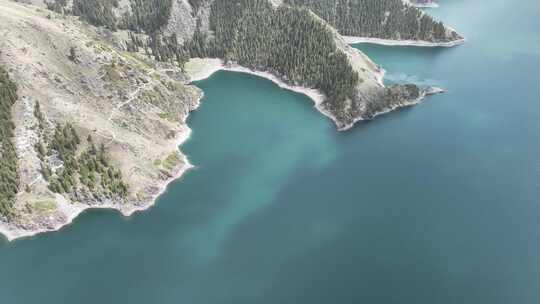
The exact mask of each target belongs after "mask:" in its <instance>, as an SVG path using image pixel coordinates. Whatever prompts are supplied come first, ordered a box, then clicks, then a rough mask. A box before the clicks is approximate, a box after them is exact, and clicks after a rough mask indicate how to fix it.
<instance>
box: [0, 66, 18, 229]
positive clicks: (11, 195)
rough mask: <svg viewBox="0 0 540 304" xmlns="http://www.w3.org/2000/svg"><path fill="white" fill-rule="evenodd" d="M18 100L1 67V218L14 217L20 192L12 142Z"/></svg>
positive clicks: (12, 84)
mask: <svg viewBox="0 0 540 304" xmlns="http://www.w3.org/2000/svg"><path fill="white" fill-rule="evenodd" d="M16 100H17V86H16V84H15V83H14V82H13V81H11V79H10V78H9V75H8V73H7V71H6V70H5V69H4V68H2V67H0V216H2V217H6V218H10V217H11V216H13V212H12V208H13V204H14V203H15V196H16V195H17V193H18V191H19V169H18V159H17V151H16V149H15V146H14V144H13V142H12V139H13V130H14V128H15V125H14V124H13V121H12V115H11V107H12V106H13V104H14V103H15V101H16Z"/></svg>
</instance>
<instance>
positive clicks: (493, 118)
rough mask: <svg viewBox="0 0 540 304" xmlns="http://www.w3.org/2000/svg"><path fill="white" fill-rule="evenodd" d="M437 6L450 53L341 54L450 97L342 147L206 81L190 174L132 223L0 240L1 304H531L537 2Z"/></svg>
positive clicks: (108, 222)
mask: <svg viewBox="0 0 540 304" xmlns="http://www.w3.org/2000/svg"><path fill="white" fill-rule="evenodd" d="M442 2H443V3H442V5H441V7H440V8H438V9H433V10H430V12H431V13H433V14H434V15H436V16H438V17H439V18H441V19H442V20H444V21H445V22H447V23H448V24H450V25H451V26H453V27H455V28H456V29H457V30H458V31H459V32H460V33H461V34H462V35H464V36H465V37H466V38H467V39H468V42H467V43H466V44H465V45H463V46H459V47H456V48H452V49H440V48H418V47H383V46H375V45H367V44H363V45H357V46H356V47H358V48H359V49H361V50H363V51H365V52H366V53H367V54H368V55H369V56H370V57H371V58H372V59H373V60H375V61H376V62H377V63H378V64H380V65H382V66H383V67H384V68H385V69H386V70H387V79H386V81H387V83H403V82H415V83H419V84H423V85H436V86H440V87H443V88H446V89H447V90H448V93H446V94H443V95H437V96H433V97H430V98H428V99H427V100H426V102H425V103H423V104H421V105H418V106H416V107H413V108H408V109H405V110H402V111H398V112H394V113H391V114H388V115H385V116H382V117H380V118H378V119H376V120H374V121H372V122H365V123H360V124H358V125H357V126H356V127H355V128H354V129H352V130H350V131H348V132H344V133H343V132H337V131H336V129H335V127H334V126H333V124H332V123H331V122H330V121H329V120H328V119H326V118H325V117H323V116H322V115H321V114H319V113H318V112H317V111H316V110H315V109H314V108H313V104H312V102H311V101H310V100H309V99H308V98H307V97H305V96H303V95H300V94H296V93H293V92H289V91H286V90H283V89H280V88H278V87H277V86H275V85H274V84H272V83H271V82H270V81H267V80H264V79H261V78H257V77H254V76H250V75H245V74H239V73H232V72H219V73H216V74H215V75H213V76H212V77H211V78H209V79H207V80H205V81H201V82H199V83H197V85H198V86H199V87H201V88H202V89H203V90H204V92H205V98H204V100H203V104H202V106H201V108H200V109H199V110H198V111H197V112H196V113H193V115H192V116H190V119H189V125H190V127H191V128H192V129H193V134H192V137H191V139H190V140H189V141H188V142H187V143H185V144H184V145H183V146H182V147H181V150H182V151H183V152H184V153H186V154H187V155H188V156H189V158H190V161H191V162H192V163H193V164H194V165H195V166H196V169H194V170H192V171H189V172H188V173H187V174H186V175H184V176H183V177H182V178H181V179H180V180H178V181H176V182H174V183H172V184H171V185H170V186H169V189H168V191H167V192H166V193H165V194H164V195H162V196H161V197H160V199H159V201H158V203H157V205H156V206H155V207H154V208H152V209H150V210H148V211H147V212H144V213H141V214H137V215H136V216H134V217H132V218H129V219H126V218H122V217H121V216H119V215H118V214H117V213H115V212H112V211H103V210H102V211H90V212H87V213H85V214H84V215H82V216H81V217H79V218H78V219H76V220H75V222H74V224H73V225H70V226H68V227H66V228H65V229H62V230H61V231H60V232H56V233H48V234H43V235H39V236H37V237H34V238H31V239H23V240H18V241H15V242H12V243H8V242H6V241H4V240H2V241H0V261H2V262H1V268H2V271H1V272H0V303H17V304H18V303H42V304H45V303H47V304H48V303H51V304H52V303H54V304H56V303H80V304H86V303H93V304H94V303H132V304H138V303H141V304H143V303H160V304H169V303H189V304H206V303H208V304H211V303H219V304H221V303H234V304H241V303H262V304H265V303H268V304H275V303H280V304H287V303H291V304H292V303H295V304H298V303H310V304H317V303H321V304H322V303H340V304H341V303H373V304H389V303H396V304H397V303H400V304H402V303H419V304H433V303H442V304H450V303H470V304H498V303H500V304H508V303H512V304H536V303H540V289H539V288H538V287H539V286H540V199H539V198H540V159H539V156H540V119H539V118H540V102H539V101H540V100H539V97H538V96H540V74H539V72H538V71H539V70H540V39H538V37H539V32H538V29H539V28H540V19H539V18H538V16H537V15H538V12H539V11H540V4H539V3H538V2H537V1H534V0H524V1H518V2H513V3H512V4H511V5H509V3H508V1H503V0H492V1H487V0H482V1H465V0H453V1H442Z"/></svg>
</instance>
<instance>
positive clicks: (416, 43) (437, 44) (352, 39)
mask: <svg viewBox="0 0 540 304" xmlns="http://www.w3.org/2000/svg"><path fill="white" fill-rule="evenodd" d="M343 39H345V41H346V42H347V43H349V44H358V43H371V44H378V45H385V46H419V47H446V48H450V47H454V46H458V45H462V44H464V43H465V42H466V39H465V38H461V39H458V40H454V41H448V42H431V41H422V40H390V39H380V38H369V37H354V36H343Z"/></svg>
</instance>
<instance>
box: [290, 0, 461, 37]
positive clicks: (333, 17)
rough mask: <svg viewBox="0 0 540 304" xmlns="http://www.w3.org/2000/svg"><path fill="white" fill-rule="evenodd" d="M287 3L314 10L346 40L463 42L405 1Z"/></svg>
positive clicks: (309, 0)
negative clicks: (347, 37)
mask: <svg viewBox="0 0 540 304" xmlns="http://www.w3.org/2000/svg"><path fill="white" fill-rule="evenodd" d="M284 3H285V4H288V5H301V6H305V7H307V8H309V9H311V10H312V11H313V12H314V13H316V14H317V15H319V16H320V17H321V18H323V19H324V20H326V21H328V22H329V23H330V24H332V25H333V26H334V27H335V28H336V29H338V30H339V32H340V33H341V34H342V35H345V36H356V37H370V38H382V39H395V40H423V41H431V42H448V41H453V40H457V39H460V38H461V37H460V36H459V35H458V34H457V33H456V32H454V31H447V29H446V28H445V26H444V25H443V24H442V23H441V22H438V21H435V20H434V19H433V18H432V17H430V16H428V15H427V14H424V13H423V12H422V11H421V10H419V9H417V8H415V7H413V6H410V5H407V4H404V3H403V1H402V0H356V1H350V0H333V1H330V0H285V1H284Z"/></svg>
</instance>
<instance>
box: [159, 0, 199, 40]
mask: <svg viewBox="0 0 540 304" xmlns="http://www.w3.org/2000/svg"><path fill="white" fill-rule="evenodd" d="M196 15H197V12H196V11H195V10H194V8H193V7H192V6H191V4H190V3H189V2H188V1H187V0H173V6H172V9H171V16H170V17H169V22H168V23H167V25H166V26H165V29H164V33H165V34H166V35H168V36H170V35H173V34H176V35H177V36H178V38H179V42H180V43H182V44H183V43H185V42H186V41H188V40H190V39H191V38H192V37H193V33H195V29H196V28H197V16H196Z"/></svg>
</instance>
